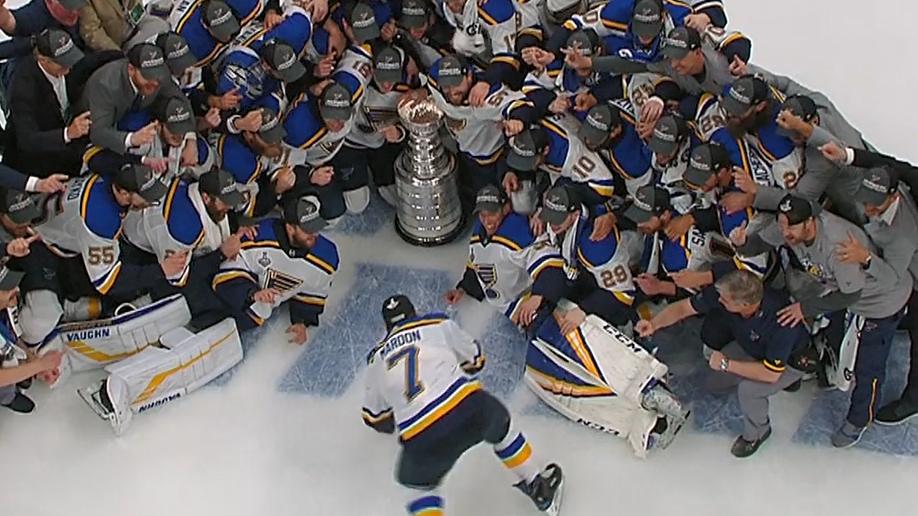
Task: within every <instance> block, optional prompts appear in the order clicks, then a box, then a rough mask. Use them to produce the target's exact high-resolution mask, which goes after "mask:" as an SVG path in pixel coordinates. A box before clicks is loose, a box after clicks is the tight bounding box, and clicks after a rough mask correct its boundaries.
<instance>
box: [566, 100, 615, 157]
mask: <svg viewBox="0 0 918 516" xmlns="http://www.w3.org/2000/svg"><path fill="white" fill-rule="evenodd" d="M620 125H622V119H621V116H620V115H619V114H618V110H617V109H613V108H612V106H609V105H606V104H600V105H598V106H593V107H592V108H591V109H590V110H589V111H588V112H587V115H586V117H585V118H584V119H583V123H582V124H581V125H580V131H579V132H578V133H577V136H579V137H580V139H581V140H583V142H584V143H585V144H586V146H587V147H589V148H590V149H595V148H597V147H599V146H601V145H603V144H604V143H605V142H606V141H607V140H608V139H609V133H611V132H612V129H614V128H615V127H618V126H620Z"/></svg>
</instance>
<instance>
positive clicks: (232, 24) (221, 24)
mask: <svg viewBox="0 0 918 516" xmlns="http://www.w3.org/2000/svg"><path fill="white" fill-rule="evenodd" d="M202 19H203V21H204V27H206V28H207V30H209V31H210V33H211V35H213V37H214V39H216V40H217V41H219V42H220V43H229V42H230V41H232V39H233V38H234V37H236V34H237V33H238V32H239V20H238V19H236V15H235V14H233V10H232V9H230V6H229V5H227V4H226V3H225V2H222V1H221V0H207V1H206V2H205V3H204V14H203V15H202Z"/></svg>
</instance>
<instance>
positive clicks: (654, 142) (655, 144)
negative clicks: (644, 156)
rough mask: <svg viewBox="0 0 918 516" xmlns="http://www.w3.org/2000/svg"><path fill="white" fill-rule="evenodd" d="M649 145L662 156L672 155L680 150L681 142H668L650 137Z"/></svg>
mask: <svg viewBox="0 0 918 516" xmlns="http://www.w3.org/2000/svg"><path fill="white" fill-rule="evenodd" d="M647 146H648V147H650V150H652V151H654V152H655V153H657V154H658V155H660V156H672V155H673V154H675V153H676V151H677V150H679V142H668V141H665V140H661V139H660V138H654V137H651V138H650V142H649V143H648V144H647Z"/></svg>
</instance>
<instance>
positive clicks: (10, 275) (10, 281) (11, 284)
mask: <svg viewBox="0 0 918 516" xmlns="http://www.w3.org/2000/svg"><path fill="white" fill-rule="evenodd" d="M24 276H25V273H24V272H20V271H14V270H12V269H10V268H8V267H7V266H6V265H3V266H0V290H6V291H9V290H13V289H14V288H16V287H18V286H19V282H20V281H22V278H23V277H24Z"/></svg>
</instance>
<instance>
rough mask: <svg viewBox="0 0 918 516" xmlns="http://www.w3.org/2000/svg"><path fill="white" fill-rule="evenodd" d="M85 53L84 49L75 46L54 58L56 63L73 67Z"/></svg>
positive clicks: (65, 66)
mask: <svg viewBox="0 0 918 516" xmlns="http://www.w3.org/2000/svg"><path fill="white" fill-rule="evenodd" d="M84 56H85V54H83V51H82V50H80V49H79V48H77V47H76V46H73V47H72V48H71V49H70V50H68V51H66V52H64V53H63V54H62V55H59V56H57V57H55V58H54V59H52V61H54V62H55V63H57V64H59V65H60V66H63V67H64V68H73V67H74V66H75V65H76V64H77V63H79V62H80V61H81V60H82V59H83V57H84Z"/></svg>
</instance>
